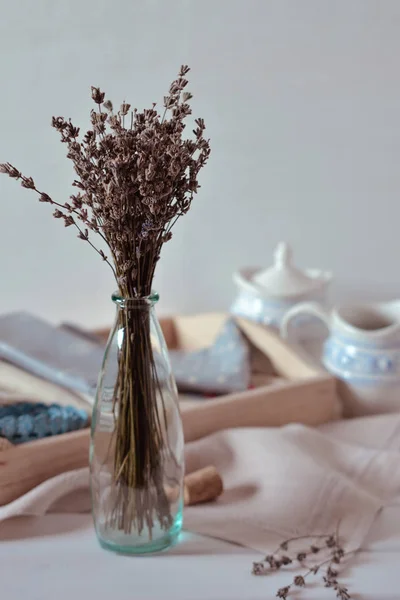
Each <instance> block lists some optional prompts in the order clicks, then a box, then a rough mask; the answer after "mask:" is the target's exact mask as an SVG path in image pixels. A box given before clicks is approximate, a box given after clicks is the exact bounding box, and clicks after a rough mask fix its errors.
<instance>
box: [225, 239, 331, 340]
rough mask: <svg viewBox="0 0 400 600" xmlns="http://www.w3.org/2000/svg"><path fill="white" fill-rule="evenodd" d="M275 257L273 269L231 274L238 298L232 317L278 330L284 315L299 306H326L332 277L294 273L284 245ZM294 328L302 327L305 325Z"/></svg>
mask: <svg viewBox="0 0 400 600" xmlns="http://www.w3.org/2000/svg"><path fill="white" fill-rule="evenodd" d="M274 257H275V261H274V265H273V266H272V267H270V268H268V269H265V270H260V269H257V268H254V267H249V268H243V269H240V270H239V271H236V272H235V273H234V275H233V280H234V282H235V284H236V286H237V288H238V295H237V297H236V299H235V301H234V302H233V304H232V306H231V313H232V314H234V315H236V316H241V317H246V318H248V319H252V320H254V321H257V322H258V323H263V324H265V325H269V326H270V327H273V328H275V329H279V327H280V325H281V321H282V319H283V316H284V315H285V313H286V312H287V311H288V310H289V309H290V308H292V307H293V306H295V305H296V304H298V303H299V302H304V301H305V300H307V301H310V300H312V301H318V302H319V303H321V304H323V305H325V304H326V301H327V291H328V287H329V284H330V282H331V279H332V275H331V273H329V272H324V271H320V270H317V269H306V270H304V271H301V270H300V269H297V268H296V267H295V266H294V264H293V261H292V251H291V248H290V247H289V245H288V244H287V243H285V242H281V243H280V244H278V246H277V248H276V250H275V254H274ZM297 324H298V325H301V326H303V325H305V322H304V321H303V323H299V322H298V321H297Z"/></svg>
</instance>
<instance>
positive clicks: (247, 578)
mask: <svg viewBox="0 0 400 600" xmlns="http://www.w3.org/2000/svg"><path fill="white" fill-rule="evenodd" d="M260 558H261V557H260V555H259V554H258V553H257V552H255V551H253V550H250V549H248V548H242V547H240V546H236V545H233V544H229V543H227V542H223V541H220V540H216V539H212V538H208V537H203V536H200V535H194V534H191V533H188V532H183V533H182V535H181V539H180V542H179V543H178V544H177V546H176V547H174V548H172V549H171V550H170V551H168V552H165V553H161V554H158V555H153V556H147V557H125V556H117V555H114V554H112V553H109V552H107V551H105V550H102V549H101V548H100V547H99V546H98V544H97V541H96V538H95V535H94V531H93V528H92V522H91V517H90V515H86V514H80V515H76V514H75V515H72V514H71V515H69V514H63V515H56V514H49V515H46V516H44V517H21V518H17V519H13V520H9V521H5V522H4V523H1V524H0V582H1V597H2V598H4V599H7V600H22V598H29V600H54V598H57V600H71V599H73V598H77V599H81V598H82V599H83V598H88V599H91V598H95V599H96V600H109V599H110V598H117V599H118V600H142V599H143V600H156V599H157V600H158V599H162V600H166V599H169V598H171V599H172V598H173V599H174V600H256V599H257V600H258V599H263V600H268V599H269V598H271V599H272V598H275V594H276V590H277V589H278V588H279V587H281V586H283V585H287V584H288V583H290V580H291V578H292V577H293V574H291V573H290V572H287V573H286V574H285V573H282V572H279V573H275V574H273V575H268V576H265V577H255V576H253V575H252V574H251V567H252V563H253V561H257V560H260ZM399 570H400V505H394V506H389V507H386V508H385V509H384V510H383V511H381V513H380V514H379V515H378V516H377V519H376V521H375V523H374V525H373V527H372V529H371V531H370V533H369V535H368V538H367V540H366V542H365V544H364V547H363V550H362V551H361V552H359V553H358V555H357V556H356V557H355V558H354V559H353V560H352V561H351V562H350V563H349V566H348V568H347V570H346V572H345V573H344V574H343V577H342V581H343V583H344V584H345V585H346V586H348V589H349V592H352V598H355V599H357V600H362V599H365V600H399V599H400V578H399ZM294 597H295V598H296V599H298V600H301V599H302V598H304V599H305V600H313V599H315V600H325V599H329V598H332V599H334V598H335V593H334V592H333V590H329V589H325V588H323V587H321V586H320V585H318V586H314V585H313V586H311V587H310V588H309V589H308V590H301V591H300V590H299V594H297V592H296V595H295V596H294Z"/></svg>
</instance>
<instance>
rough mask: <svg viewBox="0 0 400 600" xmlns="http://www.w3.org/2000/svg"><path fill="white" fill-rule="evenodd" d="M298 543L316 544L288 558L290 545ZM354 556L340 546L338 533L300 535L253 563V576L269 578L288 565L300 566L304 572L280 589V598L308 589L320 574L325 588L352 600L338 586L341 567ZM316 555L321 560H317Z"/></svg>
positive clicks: (338, 595) (345, 599)
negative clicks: (296, 590) (314, 576)
mask: <svg viewBox="0 0 400 600" xmlns="http://www.w3.org/2000/svg"><path fill="white" fill-rule="evenodd" d="M299 540H313V543H312V544H311V545H310V546H308V548H306V549H305V550H301V551H298V550H295V551H294V552H293V553H292V555H289V554H288V553H287V552H288V550H289V547H290V545H291V544H292V543H293V542H297V541H299ZM317 540H318V541H317ZM353 553H354V551H353V552H345V551H344V549H343V547H342V545H341V544H340V540H339V534H338V531H336V533H334V534H333V533H330V534H327V535H325V534H323V535H318V536H311V535H305V536H299V537H294V538H290V539H288V540H285V541H284V542H282V543H281V544H280V546H279V547H278V548H277V549H276V550H275V552H274V553H273V554H269V555H267V556H266V557H265V559H264V561H261V562H254V563H253V568H252V573H253V575H267V574H269V573H271V572H274V571H277V570H279V569H281V568H282V567H285V566H287V565H292V564H298V565H299V568H300V569H301V570H302V572H301V574H297V575H295V576H294V577H293V579H292V582H291V583H290V584H289V585H286V586H284V587H281V588H279V590H278V591H277V593H276V597H277V598H282V599H283V600H285V599H286V598H288V597H289V595H290V593H291V591H293V590H294V589H296V588H304V587H306V586H307V580H308V578H309V577H310V576H311V575H317V574H318V573H319V574H321V575H322V578H321V582H322V583H323V585H324V587H327V588H332V590H333V591H334V592H336V597H337V598H339V599H340V600H350V598H351V596H350V594H349V592H348V589H347V588H346V587H345V586H344V585H342V584H341V583H339V580H338V577H339V571H338V567H339V566H340V565H341V563H342V560H343V558H345V557H347V556H349V555H350V554H353ZM317 554H318V556H319V557H322V560H318V561H315V560H314V559H315V557H316V555H317ZM307 560H308V561H310V560H311V562H312V564H307V563H306V561H307Z"/></svg>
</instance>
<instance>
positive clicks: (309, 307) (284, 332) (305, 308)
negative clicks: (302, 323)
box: [280, 302, 331, 339]
mask: <svg viewBox="0 0 400 600" xmlns="http://www.w3.org/2000/svg"><path fill="white" fill-rule="evenodd" d="M298 315H312V316H314V317H317V318H318V319H320V320H321V321H323V322H324V323H325V325H326V326H327V328H328V329H330V327H331V318H330V315H329V314H328V313H327V312H326V311H325V309H323V308H322V306H321V305H320V304H318V303H317V302H301V303H300V304H297V305H296V306H293V308H290V309H289V310H288V311H287V313H286V314H285V315H284V317H283V319H282V322H281V327H280V330H281V336H282V337H283V338H284V339H288V338H289V337H290V327H289V325H290V322H291V321H292V319H294V318H295V317H297V316H298Z"/></svg>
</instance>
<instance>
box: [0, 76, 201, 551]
mask: <svg viewBox="0 0 400 600" xmlns="http://www.w3.org/2000/svg"><path fill="white" fill-rule="evenodd" d="M188 72H189V67H187V66H185V65H184V66H182V67H181V69H180V71H179V74H178V77H177V79H176V80H175V81H173V82H172V84H171V86H170V88H169V92H168V94H167V95H166V96H165V97H164V109H163V111H162V114H159V113H158V111H157V110H156V104H153V105H152V107H151V108H149V109H146V110H143V111H142V112H139V111H138V110H137V109H136V108H135V109H133V110H131V106H130V104H128V103H127V102H124V103H123V104H122V105H121V106H120V108H119V109H118V110H116V111H114V108H113V105H112V102H111V101H110V100H105V93H104V92H102V91H101V90H100V89H99V88H97V87H92V99H93V101H94V103H95V104H96V107H97V108H96V110H92V111H91V113H90V120H91V128H90V129H89V130H88V131H87V132H86V133H85V135H84V136H83V139H81V140H80V139H79V132H80V130H79V128H78V127H76V126H75V125H74V124H73V123H72V122H71V120H66V119H64V118H63V117H53V119H52V125H53V127H54V128H55V129H56V130H57V131H58V132H59V134H60V136H61V142H63V143H64V144H65V145H66V147H67V157H68V158H69V159H70V160H71V161H72V163H73V166H74V169H75V172H76V176H77V177H76V179H75V180H74V182H73V186H74V187H76V188H77V192H76V193H75V194H72V195H71V196H70V199H69V202H65V203H61V202H58V201H55V200H54V199H53V198H52V197H51V196H50V195H48V194H47V193H45V192H43V191H41V189H39V188H38V186H37V185H36V183H35V181H34V180H33V178H32V177H26V176H24V175H23V174H22V173H21V172H20V171H19V169H17V168H16V167H14V166H13V165H11V164H10V163H5V164H0V172H1V173H5V174H6V175H9V176H10V177H11V178H13V179H15V180H17V181H20V183H21V185H22V187H24V188H27V189H30V190H33V191H35V192H36V193H37V194H38V195H39V201H40V202H44V203H48V204H50V205H53V207H54V212H53V216H54V217H55V218H56V219H60V220H62V221H63V222H64V225H65V227H71V226H72V227H75V228H76V229H77V230H78V237H79V238H80V239H81V240H83V241H85V242H87V243H88V244H89V245H90V246H92V248H93V249H94V250H95V251H96V252H97V253H98V254H99V255H100V257H101V258H102V259H103V260H104V261H105V262H107V263H108V265H109V266H110V267H111V269H112V271H113V273H114V275H115V278H116V281H117V285H118V290H119V295H120V296H121V297H122V298H124V299H127V298H130V299H131V298H134V299H137V300H138V302H143V303H145V302H146V298H147V297H148V296H149V295H150V294H151V290H152V282H153V277H154V270H155V267H156V264H157V261H158V259H159V257H160V251H161V247H162V245H163V244H164V242H167V241H168V240H170V239H171V237H172V233H171V228H172V227H173V225H174V224H175V223H176V221H177V219H178V218H179V217H180V216H182V215H184V214H185V213H186V212H187V211H188V210H189V208H190V205H191V202H192V199H193V196H194V194H195V193H196V192H197V191H198V189H199V184H198V179H197V178H198V174H199V171H200V169H201V168H202V167H203V166H204V165H205V164H206V162H207V160H208V157H209V155H210V144H209V140H207V139H206V138H205V137H204V131H205V124H204V121H203V119H201V118H198V119H196V120H195V128H194V130H193V136H192V139H189V138H188V137H184V135H183V133H184V129H185V123H184V121H185V119H186V118H187V117H188V116H189V115H190V114H191V108H190V105H189V100H190V99H191V98H192V95H191V94H190V93H189V92H187V91H185V90H186V86H187V84H188V80H187V79H186V75H187V73H188ZM99 244H100V246H99ZM140 312H141V311H138V310H128V311H127V313H126V317H125V320H124V322H123V323H122V322H121V323H119V326H120V328H121V329H124V332H125V335H124V340H123V342H122V347H121V349H120V350H119V354H118V377H117V381H116V385H115V389H114V395H113V406H114V419H115V423H116V426H115V432H116V433H115V444H114V446H113V447H114V448H115V450H114V480H115V484H116V486H117V487H118V490H119V492H118V496H117V498H116V502H115V506H113V507H111V509H110V515H109V519H108V525H109V526H110V527H114V526H116V525H115V524H117V526H118V528H120V529H122V530H123V531H124V533H126V534H130V533H131V531H132V529H136V530H137V531H138V532H139V533H141V531H142V530H143V529H144V528H145V527H147V529H148V533H149V537H150V539H151V536H152V529H153V527H154V524H155V521H156V520H158V523H159V524H160V526H161V528H162V529H165V530H167V529H168V528H169V527H170V526H171V513H170V508H169V503H168V500H167V497H166V492H165V489H164V486H163V482H162V478H161V474H162V472H163V463H164V461H166V460H167V458H168V453H169V458H171V450H170V449H169V448H166V447H165V440H164V437H163V423H164V421H163V418H165V406H164V400H163V395H162V390H161V388H160V383H159V382H156V384H155V385H154V379H155V377H154V374H155V372H156V369H155V362H154V356H153V351H152V345H151V342H150V322H149V318H148V317H147V318H142V317H141V315H140ZM119 318H120V319H122V318H123V315H122V312H121V315H120V317H119ZM160 405H161V406H160ZM163 415H164V417H163ZM172 458H173V457H172Z"/></svg>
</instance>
